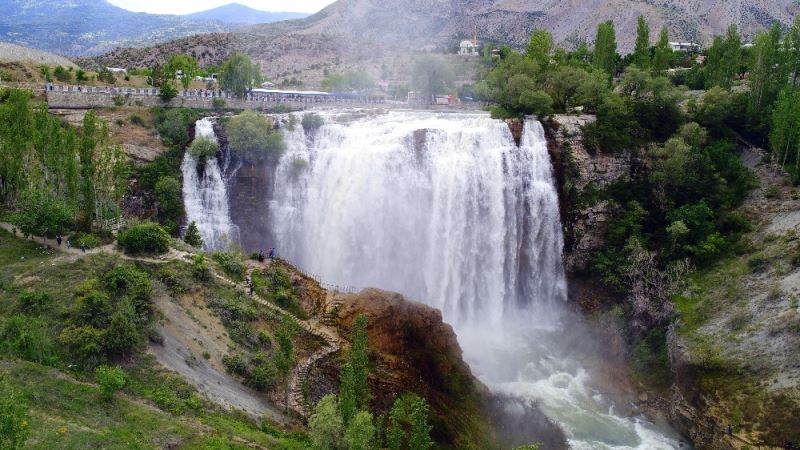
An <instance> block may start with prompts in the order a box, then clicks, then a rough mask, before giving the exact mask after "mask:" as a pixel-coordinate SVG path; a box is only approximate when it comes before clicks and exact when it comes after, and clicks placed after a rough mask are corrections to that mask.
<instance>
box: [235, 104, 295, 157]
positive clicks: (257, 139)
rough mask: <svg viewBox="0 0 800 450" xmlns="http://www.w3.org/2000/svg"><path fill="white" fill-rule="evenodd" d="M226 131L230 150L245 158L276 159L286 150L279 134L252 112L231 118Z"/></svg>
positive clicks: (262, 117)
mask: <svg viewBox="0 0 800 450" xmlns="http://www.w3.org/2000/svg"><path fill="white" fill-rule="evenodd" d="M226 130H227V131H228V143H229V145H230V149H231V150H233V151H234V152H237V153H240V154H243V155H245V156H247V157H252V158H262V157H269V158H273V159H277V158H278V157H280V155H281V154H282V153H283V151H284V150H285V149H286V144H284V142H283V137H282V135H281V133H280V132H278V131H275V130H273V129H272V126H271V125H270V123H269V122H267V119H265V118H264V116H262V115H260V114H258V113H256V112H254V111H245V112H243V113H241V114H239V115H237V116H235V117H232V118H231V119H230V120H229V121H228V124H227V126H226Z"/></svg>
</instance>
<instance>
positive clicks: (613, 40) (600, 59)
mask: <svg viewBox="0 0 800 450" xmlns="http://www.w3.org/2000/svg"><path fill="white" fill-rule="evenodd" d="M592 64H593V65H594V67H596V68H598V69H600V70H602V71H604V72H605V73H606V74H607V75H608V76H609V77H610V78H613V77H614V75H616V73H617V33H616V31H615V30H614V22H612V21H610V20H609V21H608V22H603V23H601V24H600V25H599V26H598V27H597V37H596V38H595V41H594V54H593V55H592Z"/></svg>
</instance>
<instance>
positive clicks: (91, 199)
mask: <svg viewBox="0 0 800 450" xmlns="http://www.w3.org/2000/svg"><path fill="white" fill-rule="evenodd" d="M100 133H101V126H100V124H99V123H98V120H97V115H96V114H95V112H94V111H89V112H88V113H86V115H85V116H84V118H83V129H82V130H81V137H80V142H79V143H78V155H79V157H80V168H81V189H80V190H81V212H82V213H83V221H84V226H86V228H91V226H92V222H93V221H94V219H95V216H96V213H97V190H96V184H95V175H96V174H97V166H96V162H97V154H96V151H97V144H98V139H99V137H100V136H99V135H100Z"/></svg>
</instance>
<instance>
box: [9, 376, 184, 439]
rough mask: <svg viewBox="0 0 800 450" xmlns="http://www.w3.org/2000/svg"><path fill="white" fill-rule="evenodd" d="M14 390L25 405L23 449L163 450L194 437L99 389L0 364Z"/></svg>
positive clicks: (163, 415)
mask: <svg viewBox="0 0 800 450" xmlns="http://www.w3.org/2000/svg"><path fill="white" fill-rule="evenodd" d="M0 370H2V371H3V372H6V373H7V374H8V377H9V380H10V382H11V383H12V385H13V386H14V387H15V388H16V389H17V390H19V391H20V392H21V393H22V394H23V397H24V398H25V399H26V400H27V403H28V407H29V414H28V415H29V419H28V420H29V424H30V426H29V429H30V431H31V434H30V436H29V438H28V441H27V445H28V446H29V447H30V448H35V449H39V448H41V449H52V448H110V449H113V448H119V449H123V448H161V447H163V446H166V444H168V443H170V442H175V441H180V440H182V439H184V438H186V437H188V436H190V435H192V434H194V433H195V431H193V430H192V429H191V428H190V427H189V426H187V425H186V424H184V423H183V422H181V421H178V420H175V419H174V418H173V417H172V416H170V415H169V414H167V413H164V412H162V411H159V410H157V409H155V408H152V407H150V406H147V405H145V404H142V403H138V402H135V401H132V400H130V399H129V398H127V397H124V396H119V395H118V396H117V397H116V398H115V399H114V400H113V401H112V402H111V403H109V402H107V401H104V400H102V399H101V394H100V390H99V389H98V388H97V387H96V386H94V385H90V384H85V383H80V382H78V381H76V380H75V379H74V378H72V377H70V376H68V375H65V374H62V373H60V372H58V371H57V370H55V369H51V368H46V367H43V366H40V365H38V364H34V363H29V362H16V361H0Z"/></svg>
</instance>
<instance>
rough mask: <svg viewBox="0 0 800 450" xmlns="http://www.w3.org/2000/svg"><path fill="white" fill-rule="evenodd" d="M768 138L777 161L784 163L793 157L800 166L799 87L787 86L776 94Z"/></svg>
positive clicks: (796, 164)
mask: <svg viewBox="0 0 800 450" xmlns="http://www.w3.org/2000/svg"><path fill="white" fill-rule="evenodd" d="M769 140H770V148H771V149H772V154H773V155H774V157H775V159H776V160H777V161H780V162H781V163H782V164H783V165H786V164H787V163H788V162H789V161H790V160H791V159H792V158H794V160H795V167H800V89H797V88H792V87H787V88H785V89H784V90H783V91H781V93H780V94H779V95H778V101H777V102H776V104H775V110H774V112H773V113H772V131H771V132H770V136H769Z"/></svg>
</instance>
